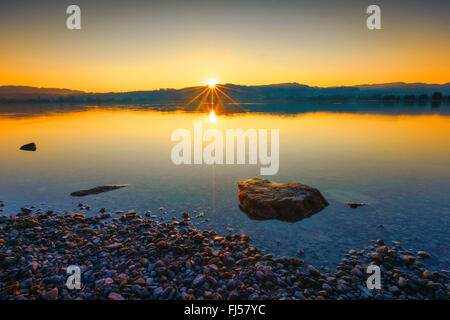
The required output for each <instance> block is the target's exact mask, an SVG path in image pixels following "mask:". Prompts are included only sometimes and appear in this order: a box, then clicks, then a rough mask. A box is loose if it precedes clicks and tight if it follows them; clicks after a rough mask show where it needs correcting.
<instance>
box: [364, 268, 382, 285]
mask: <svg viewBox="0 0 450 320" xmlns="http://www.w3.org/2000/svg"><path fill="white" fill-rule="evenodd" d="M366 273H367V274H370V276H369V277H368V278H367V281H366V285H367V289H369V290H373V289H378V290H379V289H381V270H380V267H379V266H377V265H374V264H371V265H370V266H368V267H367V269H366Z"/></svg>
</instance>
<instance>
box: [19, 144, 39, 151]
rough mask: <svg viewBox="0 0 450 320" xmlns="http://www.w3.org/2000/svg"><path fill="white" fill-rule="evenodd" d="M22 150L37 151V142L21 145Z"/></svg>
mask: <svg viewBox="0 0 450 320" xmlns="http://www.w3.org/2000/svg"><path fill="white" fill-rule="evenodd" d="M20 150H24V151H36V144H35V143H34V142H31V143H28V144H25V145H23V146H21V147H20Z"/></svg>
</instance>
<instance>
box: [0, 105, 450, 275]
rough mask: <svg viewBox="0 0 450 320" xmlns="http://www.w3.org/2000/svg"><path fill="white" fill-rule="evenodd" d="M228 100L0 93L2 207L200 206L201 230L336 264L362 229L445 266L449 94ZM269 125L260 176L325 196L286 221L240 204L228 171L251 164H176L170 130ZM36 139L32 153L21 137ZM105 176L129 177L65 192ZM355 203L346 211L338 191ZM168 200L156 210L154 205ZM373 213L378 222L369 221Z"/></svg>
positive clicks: (175, 210) (235, 177) (171, 209)
mask: <svg viewBox="0 0 450 320" xmlns="http://www.w3.org/2000/svg"><path fill="white" fill-rule="evenodd" d="M230 110H234V112H229V113H218V114H217V118H216V121H215V122H210V121H209V118H208V113H200V112H183V111H181V110H180V109H179V108H178V107H177V106H176V105H169V106H164V105H159V106H152V105H144V106H82V105H81V106H73V105H72V106H70V105H66V106H59V105H38V104H28V105H27V104H22V105H19V104H11V105H0V150H1V153H0V200H4V201H5V203H6V205H5V207H4V208H3V209H4V212H3V213H4V214H13V213H17V212H18V211H19V210H20V208H21V207H24V206H32V205H35V206H36V207H38V208H43V209H48V208H51V209H57V210H68V211H72V212H78V211H79V209H78V208H77V205H78V203H80V202H82V203H87V204H90V205H91V206H92V209H91V211H90V212H88V213H87V214H96V213H97V212H98V210H99V209H100V208H102V207H106V208H107V209H108V211H110V212H114V211H115V210H117V209H122V210H130V209H135V210H136V211H137V212H138V213H139V214H143V213H144V212H145V210H151V211H152V212H153V213H154V214H156V215H157V216H158V217H164V218H165V219H166V220H171V218H172V216H176V217H178V219H180V218H181V211H188V212H190V213H191V217H192V216H194V215H195V214H194V213H193V212H194V210H196V211H197V212H201V211H202V212H204V213H205V218H208V219H209V221H208V222H206V223H199V222H200V221H201V220H200V219H195V218H193V219H192V221H193V224H194V225H195V224H196V223H199V225H198V226H197V227H198V228H199V229H214V230H216V231H218V233H220V234H227V232H229V231H227V228H232V229H233V232H243V233H245V234H247V235H249V236H250V237H251V238H252V240H253V245H255V246H256V247H259V248H261V249H265V250H266V251H267V252H271V253H275V254H279V255H289V256H295V255H297V251H298V249H302V250H303V251H304V253H305V255H304V257H302V258H303V259H304V260H305V261H306V262H308V263H311V264H314V265H321V266H324V267H330V268H332V267H335V266H336V265H337V263H338V262H339V260H340V259H341V258H342V253H343V252H347V251H348V250H350V249H356V250H360V249H362V248H364V247H366V246H368V245H371V240H376V239H384V240H385V242H387V244H388V245H389V243H388V242H390V241H392V240H396V241H399V242H401V243H402V244H403V246H404V247H405V248H410V249H411V250H413V251H418V250H425V251H427V252H429V253H430V254H431V256H432V258H431V260H430V261H429V264H430V265H431V266H433V267H434V268H435V269H446V268H448V266H449V262H450V254H449V251H448V250H449V247H450V246H449V245H450V237H449V232H448V231H449V222H450V197H449V193H450V106H449V105H441V106H439V107H438V108H436V107H435V106H432V105H429V104H423V105H415V104H412V105H403V104H394V105H385V104H382V103H379V102H371V103H365V104H359V103H352V104H350V103H349V104H346V103H342V104H316V103H311V104H305V103H298V104H295V103H280V104H274V103H271V104H242V108H235V107H233V106H232V105H230ZM196 120H202V121H203V125H204V127H205V128H217V129H219V130H221V131H224V130H225V129H237V128H242V129H244V130H246V129H249V128H254V129H269V130H270V129H279V130H280V154H279V159H280V166H279V171H278V173H277V174H276V175H274V176H266V178H269V179H270V180H272V181H276V182H281V183H286V182H291V181H296V182H301V183H304V184H307V185H310V186H313V187H315V188H318V189H319V190H320V191H321V192H322V194H323V195H324V197H325V198H326V199H327V200H328V201H329V202H330V205H329V206H328V207H327V208H326V209H324V210H323V211H321V212H319V213H317V214H316V215H314V216H312V217H311V218H308V219H305V220H302V221H299V222H297V223H287V222H281V221H274V220H272V221H253V220H250V219H249V218H248V217H247V216H246V215H245V214H244V213H242V212H241V211H240V210H239V208H238V199H237V192H238V190H237V185H236V182H237V181H240V180H245V179H249V178H252V177H254V176H259V175H260V171H259V166H257V165H214V166H210V165H205V164H203V165H179V166H177V165H175V164H173V163H172V161H171V149H172V147H173V146H174V145H175V144H176V143H175V142H172V141H171V140H170V138H171V133H172V132H173V131H174V130H176V129H178V128H186V129H188V130H192V128H193V123H194V121H196ZM29 142H35V143H36V144H37V151H36V152H26V151H20V150H19V147H20V146H22V145H24V144H26V143H29ZM104 184H130V186H129V187H128V188H124V189H120V190H116V191H112V192H107V193H103V194H99V195H95V196H88V197H85V198H72V197H70V196H69V194H70V193H71V192H72V191H75V190H80V189H88V188H91V187H95V186H99V185H104ZM347 201H355V202H367V203H368V204H369V205H367V206H365V207H360V208H357V209H351V208H349V207H348V206H347V205H346V204H345V202H347ZM160 207H164V208H166V209H167V211H168V214H167V215H164V214H162V213H161V212H160V210H158V209H159V208H160ZM380 225H382V226H384V227H380Z"/></svg>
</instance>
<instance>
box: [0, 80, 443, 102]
mask: <svg viewBox="0 0 450 320" xmlns="http://www.w3.org/2000/svg"><path fill="white" fill-rule="evenodd" d="M225 86H226V87H227V88H228V89H229V91H228V93H229V94H230V95H231V96H232V97H233V99H234V100H236V101H238V102H251V101H301V100H311V99H312V100H320V99H324V100H343V99H388V100H396V99H400V98H401V97H407V99H415V98H416V97H419V96H422V97H421V99H424V95H426V96H425V99H428V98H429V97H431V96H432V95H433V94H434V93H435V92H439V93H440V94H441V96H442V97H441V98H446V97H448V96H449V95H450V83H446V84H442V85H440V84H426V83H404V82H394V83H383V84H362V85H356V86H342V87H312V86H308V85H305V84H299V83H295V82H294V83H280V84H271V85H259V86H245V85H236V84H225ZM203 88H204V87H188V88H183V89H159V90H151V91H132V92H109V93H88V92H84V91H79V90H69V89H58V88H35V87H25V86H3V87H1V86H0V101H1V102H17V101H21V102H34V101H39V102H80V103H101V102H105V103H135V102H136V103H165V102H169V101H186V100H190V99H192V98H193V97H194V96H196V95H197V94H198V92H199V90H201V89H203ZM438 96H439V95H438Z"/></svg>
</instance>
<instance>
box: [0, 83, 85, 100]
mask: <svg viewBox="0 0 450 320" xmlns="http://www.w3.org/2000/svg"><path fill="white" fill-rule="evenodd" d="M83 94H86V92H84V91H79V90H69V89H59V88H36V87H26V86H0V99H2V100H8V99H10V100H28V99H40V98H43V99H49V98H55V97H58V96H69V95H83Z"/></svg>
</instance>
